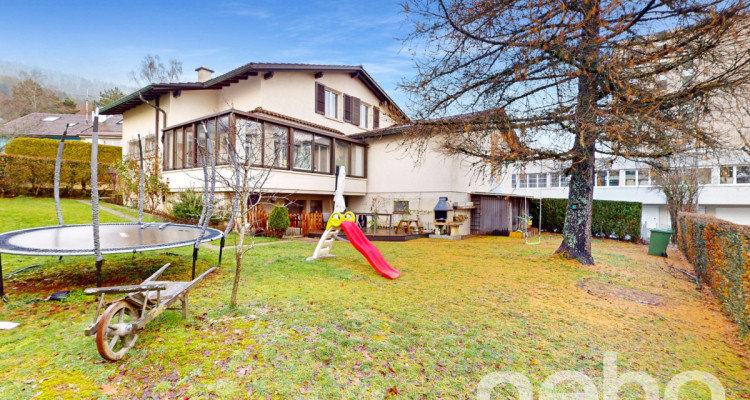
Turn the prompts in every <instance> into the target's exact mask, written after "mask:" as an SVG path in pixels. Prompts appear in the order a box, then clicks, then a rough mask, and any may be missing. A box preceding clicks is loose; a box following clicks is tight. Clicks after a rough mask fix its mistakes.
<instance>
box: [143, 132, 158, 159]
mask: <svg viewBox="0 0 750 400" xmlns="http://www.w3.org/2000/svg"><path fill="white" fill-rule="evenodd" d="M154 153H156V135H146V137H145V138H143V154H144V155H147V154H148V155H153V154H154Z"/></svg>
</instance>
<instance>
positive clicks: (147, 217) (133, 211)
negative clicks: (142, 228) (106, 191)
mask: <svg viewBox="0 0 750 400" xmlns="http://www.w3.org/2000/svg"><path fill="white" fill-rule="evenodd" d="M101 205H102V206H104V207H107V208H111V209H113V210H115V211H119V212H121V213H123V214H125V215H129V216H130V217H132V218H136V219H138V207H126V206H121V205H119V204H112V203H101ZM143 221H145V222H161V221H163V219H162V218H159V217H157V216H154V215H151V214H149V213H148V212H146V211H144V212H143Z"/></svg>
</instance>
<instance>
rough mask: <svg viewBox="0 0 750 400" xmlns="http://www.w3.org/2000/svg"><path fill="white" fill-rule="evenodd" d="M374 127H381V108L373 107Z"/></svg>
mask: <svg viewBox="0 0 750 400" xmlns="http://www.w3.org/2000/svg"><path fill="white" fill-rule="evenodd" d="M372 129H380V110H379V109H378V108H377V107H373V108H372Z"/></svg>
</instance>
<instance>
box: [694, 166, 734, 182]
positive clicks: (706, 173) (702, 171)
mask: <svg viewBox="0 0 750 400" xmlns="http://www.w3.org/2000/svg"><path fill="white" fill-rule="evenodd" d="M737 173H738V174H739V171H737ZM697 175H698V184H700V185H710V184H711V168H698V173H697ZM737 179H738V182H737V183H739V177H738V178H737Z"/></svg>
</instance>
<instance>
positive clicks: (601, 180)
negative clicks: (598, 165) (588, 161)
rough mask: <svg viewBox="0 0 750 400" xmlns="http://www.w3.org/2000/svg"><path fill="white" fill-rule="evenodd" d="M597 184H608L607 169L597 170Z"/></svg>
mask: <svg viewBox="0 0 750 400" xmlns="http://www.w3.org/2000/svg"><path fill="white" fill-rule="evenodd" d="M595 178H596V186H607V171H596V177H595Z"/></svg>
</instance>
